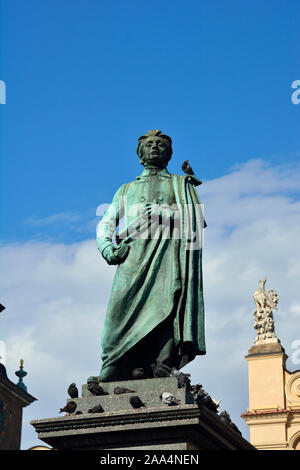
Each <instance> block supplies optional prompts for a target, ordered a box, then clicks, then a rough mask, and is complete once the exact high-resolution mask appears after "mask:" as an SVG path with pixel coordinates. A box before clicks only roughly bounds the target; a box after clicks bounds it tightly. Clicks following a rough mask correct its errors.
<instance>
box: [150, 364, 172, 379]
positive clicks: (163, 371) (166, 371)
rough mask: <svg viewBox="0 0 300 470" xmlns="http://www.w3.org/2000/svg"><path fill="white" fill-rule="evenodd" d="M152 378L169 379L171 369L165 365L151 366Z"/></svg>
mask: <svg viewBox="0 0 300 470" xmlns="http://www.w3.org/2000/svg"><path fill="white" fill-rule="evenodd" d="M151 368H152V371H153V375H154V377H170V372H171V369H170V367H168V366H166V364H157V365H156V364H151Z"/></svg>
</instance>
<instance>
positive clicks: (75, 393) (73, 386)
mask: <svg viewBox="0 0 300 470" xmlns="http://www.w3.org/2000/svg"><path fill="white" fill-rule="evenodd" d="M68 394H69V395H70V397H71V398H78V388H77V387H76V384H74V383H72V384H71V385H70V386H69V388H68Z"/></svg>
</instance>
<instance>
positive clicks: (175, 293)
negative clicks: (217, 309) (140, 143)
mask: <svg viewBox="0 0 300 470" xmlns="http://www.w3.org/2000/svg"><path fill="white" fill-rule="evenodd" d="M197 184H199V181H198V180H197V179H196V178H195V177H194V176H187V175H184V176H179V175H172V174H170V173H169V172H168V171H167V170H166V169H164V170H162V171H160V172H159V173H158V174H157V175H156V176H154V177H153V176H152V177H149V176H148V175H147V170H144V171H143V173H142V175H141V176H140V177H138V178H136V181H133V182H131V183H129V184H124V185H123V186H121V187H120V189H119V190H118V191H117V193H116V194H115V196H114V199H113V202H112V204H111V206H110V207H109V209H108V210H107V211H106V213H105V214H104V216H103V218H102V220H101V222H100V223H99V224H98V228H97V245H98V248H99V250H100V251H101V252H103V250H104V249H105V248H106V247H107V246H108V245H109V244H110V243H111V240H112V237H113V232H114V231H115V229H116V227H117V226H118V224H119V220H120V219H121V218H122V217H123V216H125V217H124V218H125V220H126V224H127V226H126V227H125V228H124V229H123V230H122V233H123V234H124V233H126V229H127V227H128V226H129V227H132V222H133V220H134V217H131V214H130V208H131V207H133V206H134V205H136V204H142V205H144V204H145V203H146V202H148V201H151V202H153V201H155V202H157V203H158V204H167V205H168V206H171V208H172V205H173V206H174V203H175V206H174V207H177V209H178V210H177V211H176V210H175V211H173V214H175V216H173V219H174V217H175V218H177V222H178V221H179V224H178V223H177V228H178V227H179V232H178V231H177V232H175V230H174V229H173V228H172V227H171V229H170V227H168V235H167V236H165V233H166V232H164V227H163V225H162V224H159V225H158V226H157V230H156V231H155V235H154V237H152V238H151V237H147V238H146V237H145V236H140V237H138V238H136V237H133V238H132V237H127V239H126V240H123V241H122V240H121V243H122V242H123V243H124V242H125V243H128V244H129V246H130V250H129V253H128V256H127V258H126V259H125V261H124V262H123V263H122V264H120V265H119V266H118V267H117V270H116V274H115V277H114V281H113V286H112V290H111V296H110V300H109V304H108V308H107V313H106V318H105V324H104V329H103V332H102V361H103V365H102V370H104V369H105V368H106V367H109V366H112V365H115V364H116V363H117V362H118V361H119V360H120V359H121V358H122V357H123V356H124V354H125V353H127V352H128V351H129V350H130V349H132V348H133V347H134V346H135V345H137V344H138V343H139V342H140V341H141V340H142V339H143V338H145V337H146V336H147V335H148V334H149V333H150V332H151V331H153V329H154V328H156V327H157V326H158V325H159V324H160V323H161V322H163V321H164V320H165V319H167V318H168V317H170V315H171V316H173V319H174V321H173V336H174V342H175V345H176V358H175V363H174V366H175V367H177V368H182V367H184V366H185V365H186V364H187V363H188V362H190V361H191V360H193V359H194V357H195V356H196V355H199V354H205V352H206V349H205V337H204V302H203V283H202V247H201V236H202V228H203V226H205V225H206V224H205V222H204V220H203V214H202V210H201V205H200V201H199V198H198V195H197V193H196V191H195V188H194V185H197ZM166 207H167V206H166ZM175 225H176V224H175ZM152 235H153V233H152ZM193 240H194V241H195V240H196V241H195V242H193ZM119 241H120V238H118V237H117V242H119Z"/></svg>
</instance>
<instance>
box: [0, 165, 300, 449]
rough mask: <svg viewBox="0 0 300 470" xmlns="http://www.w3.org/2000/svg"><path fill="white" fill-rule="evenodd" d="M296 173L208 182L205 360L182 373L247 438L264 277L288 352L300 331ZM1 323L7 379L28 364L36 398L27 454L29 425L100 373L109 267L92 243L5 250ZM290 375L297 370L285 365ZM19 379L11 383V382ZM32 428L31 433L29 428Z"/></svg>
mask: <svg viewBox="0 0 300 470" xmlns="http://www.w3.org/2000/svg"><path fill="white" fill-rule="evenodd" d="M299 180H300V168H299V167H296V166H294V167H291V166H280V167H271V166H269V165H268V164H267V163H266V162H264V161H262V160H254V161H250V162H248V163H247V164H245V165H240V166H236V167H235V168H234V169H233V170H232V171H231V173H229V174H227V175H225V176H223V177H221V178H218V179H215V180H212V181H208V182H206V183H204V184H203V186H201V187H200V190H199V194H200V198H201V200H202V202H204V204H205V217H206V220H207V223H208V227H207V228H206V229H205V244H204V253H203V264H204V267H203V272H204V297H205V309H206V343H207V355H206V356H202V357H198V358H196V359H195V361H194V362H193V363H191V364H189V365H188V366H186V368H185V370H186V371H188V372H190V373H191V374H192V382H193V383H198V382H199V383H202V384H203V386H204V388H205V389H206V390H207V391H208V392H209V393H210V394H211V395H212V396H213V397H214V398H216V399H222V403H221V408H222V409H227V410H228V411H229V413H230V415H231V418H232V420H233V421H234V422H235V423H236V424H237V425H238V426H239V427H240V429H241V430H242V432H243V434H244V435H245V437H246V438H247V437H248V430H247V426H246V425H245V424H244V422H243V420H242V419H241V418H240V417H239V416H240V414H241V413H243V412H244V411H246V408H247V407H248V371H247V362H246V360H245V359H244V356H245V355H246V353H247V350H248V349H249V348H250V347H251V346H252V344H253V341H254V337H255V332H254V328H253V316H252V312H253V310H254V307H255V305H254V302H253V299H252V293H253V292H254V290H255V289H256V288H257V286H258V281H259V279H261V278H262V277H266V278H267V288H271V287H272V288H274V289H276V290H277V292H278V294H279V298H280V301H279V312H278V313H277V312H275V314H274V317H275V328H276V332H277V334H278V336H279V338H280V339H281V342H282V344H283V346H284V347H285V348H286V352H287V354H288V355H290V356H292V353H293V349H292V343H293V341H295V340H298V339H299V338H300V331H299V311H300V310H299V305H300V292H299V287H298V286H299V278H300V263H299V258H300V257H299V253H300V248H299V239H300V225H299V220H300V203H299V198H298V197H297V194H296V193H297V192H298V191H299V187H298V182H299ZM1 252H2V254H1V259H2V263H1V265H2V297H1V302H2V303H3V304H4V305H5V306H6V307H7V310H6V311H5V312H4V313H3V314H2V317H1V320H0V321H1V339H4V338H5V341H6V349H7V369H8V374H9V376H10V378H11V379H12V380H13V377H14V371H15V370H16V369H17V368H18V363H19V359H20V358H21V357H22V358H24V360H25V369H26V370H28V376H27V377H26V378H25V379H24V382H25V383H26V385H27V386H28V392H29V393H32V394H33V395H34V396H36V397H37V398H38V400H39V401H38V402H35V403H33V404H32V405H30V406H29V407H28V408H26V409H25V410H24V427H23V444H22V447H23V448H28V447H29V446H31V445H34V444H35V443H37V438H36V436H35V432H34V430H33V428H32V426H30V425H29V420H30V419H36V418H43V417H51V416H57V415H58V409H59V407H60V406H62V405H64V403H65V400H66V388H67V386H68V385H69V383H71V382H73V381H75V382H76V383H77V384H78V385H81V384H82V383H84V382H85V381H86V378H87V377H88V376H89V375H94V374H97V373H98V371H99V369H100V352H101V351H100V334H101V327H102V325H103V320H104V315H105V308H106V304H107V301H108V295H109V291H110V288H111V283H112V278H113V273H114V268H112V267H109V266H107V265H106V264H105V263H104V261H103V260H102V258H101V257H100V254H99V253H98V252H97V250H96V244H95V241H94V240H92V241H86V242H82V243H77V244H73V245H69V246H67V245H63V244H59V243H57V244H51V243H40V242H31V243H25V244H21V243H20V244H12V245H3V246H2V248H1ZM288 365H289V368H290V369H295V368H296V366H295V365H293V364H292V363H291V360H290V362H288ZM16 381H17V378H16ZM31 428H32V429H31Z"/></svg>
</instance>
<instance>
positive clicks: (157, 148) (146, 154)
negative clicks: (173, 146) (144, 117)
mask: <svg viewBox="0 0 300 470" xmlns="http://www.w3.org/2000/svg"><path fill="white" fill-rule="evenodd" d="M142 152H143V153H142V158H143V165H144V166H145V167H149V166H151V167H156V168H164V167H165V164H166V162H167V161H168V157H169V149H168V144H167V142H166V141H165V140H164V139H162V138H161V137H158V136H150V137H147V138H146V139H145V140H144V142H143V151H142Z"/></svg>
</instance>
